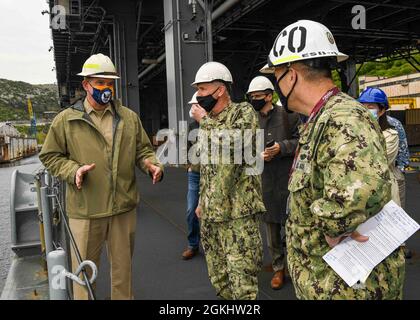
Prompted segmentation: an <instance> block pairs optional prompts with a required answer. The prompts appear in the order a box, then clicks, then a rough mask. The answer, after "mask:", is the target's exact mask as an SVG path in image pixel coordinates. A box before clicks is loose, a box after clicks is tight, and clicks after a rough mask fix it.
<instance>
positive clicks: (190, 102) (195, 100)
mask: <svg viewBox="0 0 420 320" xmlns="http://www.w3.org/2000/svg"><path fill="white" fill-rule="evenodd" d="M195 103H198V101H197V92H194V94H193V96H192V97H191V100H190V101H188V104H195Z"/></svg>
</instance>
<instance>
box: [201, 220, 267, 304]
mask: <svg viewBox="0 0 420 320" xmlns="http://www.w3.org/2000/svg"><path fill="white" fill-rule="evenodd" d="M259 224H260V219H259V216H257V215H252V216H248V217H244V218H240V219H234V220H231V221H224V222H207V221H206V220H203V221H201V241H202V246H203V248H204V253H205V256H206V261H207V268H208V272H209V278H210V281H211V283H212V285H213V286H214V288H215V289H216V294H217V295H218V296H219V297H221V298H223V299H228V300H233V299H235V300H236V299H238V300H239V299H241V300H255V299H256V298H257V293H258V279H257V275H258V272H259V271H260V270H261V267H262V256H263V248H262V240H261V234H260V226H259Z"/></svg>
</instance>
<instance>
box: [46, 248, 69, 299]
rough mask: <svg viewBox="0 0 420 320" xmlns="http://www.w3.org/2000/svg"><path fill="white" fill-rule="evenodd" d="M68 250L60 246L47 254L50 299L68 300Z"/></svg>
mask: <svg viewBox="0 0 420 320" xmlns="http://www.w3.org/2000/svg"><path fill="white" fill-rule="evenodd" d="M66 261H67V260H66V252H65V251H64V250H63V249H61V248H59V249H57V250H54V251H51V252H49V253H48V254H47V265H48V283H49V289H50V300H68V295H67V287H66V286H67V278H66V270H67V262H66Z"/></svg>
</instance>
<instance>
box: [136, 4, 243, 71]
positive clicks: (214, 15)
mask: <svg viewBox="0 0 420 320" xmlns="http://www.w3.org/2000/svg"><path fill="white" fill-rule="evenodd" d="M239 1H240V0H228V1H225V2H224V3H223V4H222V5H221V6H219V7H218V8H217V9H216V10H214V12H213V13H212V16H211V18H212V21H214V20H215V19H217V18H218V17H220V16H221V15H222V14H224V13H225V12H226V11H227V10H229V9H230V8H231V7H232V6H233V5H235V4H236V3H237V2H239ZM164 3H165V1H164ZM200 6H201V4H200ZM222 6H223V8H221V9H219V8H220V7H222ZM165 58H166V54H165V53H162V54H161V55H160V56H159V57H158V58H157V61H159V63H160V62H162V61H163V60H165ZM156 66H157V64H152V65H150V66H148V67H147V68H146V69H144V70H143V71H141V72H140V73H139V75H138V78H139V79H141V78H142V77H144V76H145V75H146V74H147V73H148V72H150V71H151V70H153V69H154V68H155V67H156ZM146 70H147V71H146Z"/></svg>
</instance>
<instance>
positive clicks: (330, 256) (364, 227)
mask: <svg viewBox="0 0 420 320" xmlns="http://www.w3.org/2000/svg"><path fill="white" fill-rule="evenodd" d="M419 228H420V226H419V224H418V223H417V222H416V221H414V220H413V219H412V218H410V217H409V216H408V214H407V213H406V212H405V211H404V210H403V209H402V208H401V207H399V206H398V205H397V204H396V203H395V202H394V201H392V200H391V201H390V202H388V203H387V204H386V205H385V206H384V207H383V209H382V210H381V211H380V212H378V214H376V215H375V216H373V217H372V218H370V219H369V220H367V221H366V222H364V223H362V224H361V225H360V226H359V227H358V228H357V231H358V232H359V233H360V234H362V235H365V236H368V237H369V240H368V241H367V242H357V241H355V240H353V239H351V238H350V237H347V238H346V239H344V240H343V241H342V242H341V243H340V244H338V245H337V246H335V247H334V248H333V249H331V250H330V251H329V252H328V253H327V254H325V255H324V256H323V259H324V260H325V261H326V262H327V263H328V264H329V265H330V266H331V268H333V269H334V271H335V272H336V273H337V274H338V275H339V276H340V277H341V278H342V279H343V280H344V281H345V282H346V283H347V284H348V285H349V286H350V287H352V286H354V285H355V284H356V283H357V282H358V281H360V282H361V283H364V282H365V280H366V279H367V278H368V276H369V274H370V273H371V272H372V270H373V269H374V268H375V267H376V266H377V265H378V264H379V263H380V262H381V261H382V260H384V259H385V258H386V257H387V256H389V255H390V254H391V253H392V252H393V251H394V250H395V249H397V248H398V247H399V246H400V245H402V244H403V243H404V242H405V241H406V240H407V239H408V238H409V237H411V236H412V235H413V234H414V233H415V232H416V231H417V230H419Z"/></svg>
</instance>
